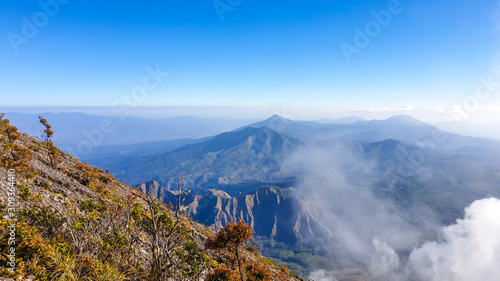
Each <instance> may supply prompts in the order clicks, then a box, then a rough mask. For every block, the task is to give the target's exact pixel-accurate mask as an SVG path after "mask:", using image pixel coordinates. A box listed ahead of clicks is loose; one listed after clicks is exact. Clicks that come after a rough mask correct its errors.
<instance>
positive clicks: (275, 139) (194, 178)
mask: <svg viewBox="0 0 500 281" xmlns="http://www.w3.org/2000/svg"><path fill="white" fill-rule="evenodd" d="M300 143H301V142H300V141H298V140H296V139H293V138H290V137H286V136H284V135H282V134H280V133H277V132H275V131H273V130H271V129H268V128H246V129H244V130H241V131H238V132H231V133H224V134H220V135H218V136H216V137H214V138H212V139H209V140H207V141H204V142H201V143H197V144H188V145H186V146H184V147H182V148H179V149H176V150H174V151H171V152H168V153H166V154H163V155H159V156H151V157H150V158H149V159H147V160H148V161H144V162H139V163H137V165H133V166H129V167H128V169H124V170H118V171H117V170H113V172H115V173H116V174H117V175H119V176H120V177H121V178H124V179H125V180H126V181H127V182H129V183H134V184H138V183H141V182H146V181H149V180H156V181H158V182H159V183H161V184H162V185H163V186H165V187H166V188H167V189H170V187H171V185H172V183H173V182H172V179H174V178H176V177H177V176H178V175H179V174H181V173H183V172H184V173H185V174H186V177H185V179H186V181H187V182H188V183H189V184H190V185H193V186H194V187H203V188H205V189H209V188H211V187H210V186H207V185H210V184H217V185H219V184H240V183H244V182H256V181H261V182H275V181H282V180H283V179H284V178H288V177H289V175H288V173H287V172H286V171H285V169H284V168H283V167H282V165H281V163H282V162H283V161H284V159H285V158H286V157H287V156H288V155H289V154H290V153H291V152H293V151H294V149H295V148H296V147H297V146H298V145H300Z"/></svg>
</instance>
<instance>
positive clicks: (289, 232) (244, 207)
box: [137, 181, 331, 243]
mask: <svg viewBox="0 0 500 281" xmlns="http://www.w3.org/2000/svg"><path fill="white" fill-rule="evenodd" d="M137 188H139V189H140V190H141V191H143V192H145V193H148V194H157V195H159V194H162V196H161V197H162V200H163V201H164V202H165V203H167V204H169V203H172V204H173V205H176V204H177V200H178V196H177V192H175V191H168V190H166V189H164V188H162V187H161V186H160V185H159V184H158V183H157V182H154V181H151V182H148V183H144V184H141V185H139V186H138V187H137ZM183 205H185V206H187V214H188V215H190V216H191V217H192V218H193V220H195V221H197V222H200V223H203V224H205V225H207V226H210V227H211V228H213V229H214V230H216V231H217V230H219V229H221V228H223V227H224V226H225V225H227V223H229V222H236V221H239V220H241V219H243V220H244V221H245V222H246V223H247V224H248V225H251V226H252V227H253V229H254V232H255V235H258V236H265V237H273V238H275V239H276V240H279V241H284V242H291V243H293V242H295V241H298V240H308V239H312V238H318V237H325V236H329V235H331V233H330V232H329V231H328V229H327V228H326V227H323V226H322V224H321V221H322V220H321V219H322V216H323V215H324V212H323V210H321V209H320V208H319V207H318V206H316V205H314V204H311V203H310V202H306V201H303V200H301V199H300V198H298V197H297V196H296V195H295V194H294V191H293V189H292V188H279V187H275V186H266V187H261V188H259V189H257V190H255V191H253V192H250V193H248V194H243V195H234V196H230V195H229V194H228V193H226V192H224V191H222V190H216V189H210V190H209V191H208V192H207V193H205V194H202V195H196V194H189V195H188V196H187V197H186V199H185V201H184V202H183Z"/></svg>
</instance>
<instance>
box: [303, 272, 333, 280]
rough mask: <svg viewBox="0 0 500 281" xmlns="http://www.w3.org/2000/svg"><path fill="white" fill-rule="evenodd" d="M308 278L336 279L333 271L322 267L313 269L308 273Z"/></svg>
mask: <svg viewBox="0 0 500 281" xmlns="http://www.w3.org/2000/svg"><path fill="white" fill-rule="evenodd" d="M308 279H309V280H314V281H337V279H335V273H334V272H332V271H326V270H323V269H321V270H316V271H314V272H313V273H311V275H309V278H308Z"/></svg>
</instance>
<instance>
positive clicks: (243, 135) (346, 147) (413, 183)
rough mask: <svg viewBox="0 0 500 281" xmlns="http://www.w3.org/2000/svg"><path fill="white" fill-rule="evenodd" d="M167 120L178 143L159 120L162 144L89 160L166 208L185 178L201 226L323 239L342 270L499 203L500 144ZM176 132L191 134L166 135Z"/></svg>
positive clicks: (387, 128) (389, 132)
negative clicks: (484, 203) (493, 200)
mask: <svg viewBox="0 0 500 281" xmlns="http://www.w3.org/2000/svg"><path fill="white" fill-rule="evenodd" d="M48 118H50V117H48ZM82 118H83V117H82ZM14 120H15V119H14ZM68 120H69V119H68ZM183 120H184V121H185V120H191V121H192V122H194V123H196V125H193V124H191V125H189V122H187V123H184V121H183ZM129 121H130V122H129V123H127V122H125V123H123V124H122V125H120V126H123V127H120V126H118V125H117V129H116V132H117V135H114V134H115V132H113V133H111V134H110V140H109V143H112V140H113V138H117V139H123V138H126V135H127V134H128V133H127V132H126V128H127V126H130V127H128V128H129V130H130V133H132V132H134V134H137V130H140V128H142V127H141V126H142V125H141V122H143V121H140V120H139V121H140V122H139V121H137V122H135V123H134V122H132V121H133V120H132V119H130V120H129ZM163 121H165V120H163ZM170 121H171V122H173V123H175V122H177V123H178V124H176V125H172V124H170V125H168V126H173V127H172V128H177V129H175V130H174V129H172V131H173V132H174V133H172V134H171V133H170V130H171V129H169V127H168V126H167V125H165V124H163V125H159V123H158V124H156V126H157V127H156V129H157V132H158V135H155V134H154V133H153V132H154V126H155V125H154V124H153V123H154V122H153V123H149V125H147V126H146V127H144V128H143V129H144V130H145V131H147V132H149V133H150V134H151V135H145V136H142V137H137V138H136V139H135V140H136V141H137V140H139V139H141V138H143V139H149V138H152V137H151V136H153V135H154V138H157V139H156V140H155V141H153V142H137V143H133V144H124V145H116V143H115V144H114V145H102V146H96V147H94V148H93V150H92V152H91V153H88V154H85V155H82V156H81V157H82V158H81V160H84V161H87V162H89V163H90V164H93V165H96V166H98V167H101V168H102V169H109V170H110V171H111V172H112V173H113V174H114V175H115V176H116V177H117V178H118V179H120V180H125V181H126V182H127V183H128V184H130V185H135V186H136V188H138V189H140V190H142V191H143V192H145V193H148V194H150V195H152V196H155V197H158V198H159V199H161V200H163V201H164V202H165V203H167V204H168V203H175V201H176V200H177V196H176V193H175V190H176V187H177V186H176V182H177V178H178V176H179V175H181V174H184V180H185V182H186V186H185V189H186V190H188V189H189V190H191V193H190V195H189V196H188V197H187V198H186V200H185V202H183V204H185V205H186V206H187V207H188V208H187V211H186V212H187V214H188V215H190V216H192V218H193V219H194V220H196V221H198V222H202V223H204V224H206V225H207V226H211V227H213V228H215V229H220V228H221V227H222V226H224V225H225V224H227V223H228V222H230V221H237V220H240V219H244V220H245V221H246V222H247V223H248V224H250V225H252V226H253V227H254V230H255V232H256V235H257V236H258V237H261V238H262V239H268V240H265V243H264V244H265V245H275V244H274V243H275V242H276V241H278V242H282V243H284V244H283V245H286V246H284V247H295V246H293V245H302V246H300V247H298V248H293V249H295V250H297V249H299V250H298V251H299V252H300V251H302V250H300V249H304V247H305V246H304V245H313V246H311V248H310V249H315V248H317V245H316V244H314V243H317V241H323V242H322V243H326V245H328V246H331V247H332V248H331V249H325V250H324V252H321V253H314V254H312V256H313V257H314V259H315V260H316V259H319V258H326V257H328V260H329V261H331V260H335V261H337V262H339V263H337V265H338V266H339V267H342V265H341V263H342V262H346V259H347V260H350V262H354V263H356V264H360V266H361V267H363V263H366V262H367V261H366V260H365V259H364V258H360V257H365V258H366V256H367V253H366V252H365V249H371V247H373V245H372V244H371V241H372V239H374V237H376V238H377V239H382V240H384V241H387V242H388V243H389V244H390V245H391V246H392V247H393V248H394V249H395V250H396V251H397V253H398V254H402V255H404V253H408V252H409V251H411V249H412V248H413V247H415V246H416V245H419V244H420V243H421V242H423V241H428V240H434V239H436V238H437V236H438V232H437V231H438V228H439V226H440V225H442V224H450V223H452V222H454V221H455V220H456V219H457V218H459V217H460V216H461V214H462V213H463V208H464V207H466V206H467V205H469V204H470V203H471V202H473V201H474V200H477V199H482V198H485V197H489V196H496V197H500V188H499V186H498V183H499V182H500V167H499V166H498V163H499V162H498V159H500V141H495V140H489V139H484V138H474V137H467V136H461V135H456V134H451V133H448V132H445V131H442V130H440V129H438V128H436V127H434V126H431V125H428V124H426V123H424V122H421V121H419V120H417V119H415V118H412V117H410V116H407V115H398V116H393V117H391V118H388V119H386V120H371V121H365V120H362V119H359V118H347V119H343V120H338V121H335V120H320V121H319V122H313V121H293V120H289V119H286V118H283V117H281V116H278V115H275V116H272V117H270V118H268V119H266V120H262V121H259V122H254V123H246V124H239V125H238V126H235V124H236V123H238V122H235V123H231V122H227V123H224V122H223V123H221V124H223V125H221V124H218V125H217V124H215V125H214V124H212V125H207V126H208V127H207V128H203V129H200V130H197V129H196V128H197V126H203V125H202V124H205V123H203V122H205V121H206V122H207V124H208V123H210V121H208V120H204V121H200V120H196V122H195V121H193V120H192V119H189V118H188V119H183V118H180V119H175V120H174V119H172V120H170ZM170 121H169V122H170ZM68 122H69V121H68ZM75 122H76V121H75ZM96 122H97V120H96ZM117 122H118V121H117ZM144 122H145V121H144ZM158 122H159V121H158ZM197 122H201V123H197ZM13 123H14V122H13ZM167 123H168V122H167ZM117 124H119V123H117ZM120 124H121V123H120ZM224 124H225V125H224ZM230 124H232V125H233V126H230ZM181 125H182V126H181ZM80 126H83V125H80ZM148 126H149V127H148ZM162 126H163V127H162ZM224 126H225V127H224ZM54 127H55V126H54ZM80 128H81V127H80ZM118 128H120V129H118ZM222 128H225V129H224V130H222ZM181 129H182V130H184V131H182V130H181ZM121 130H123V131H121ZM176 130H177V131H176ZM217 130H219V132H217V133H216V131H217ZM221 130H222V131H221ZM55 131H56V135H57V134H58V130H57V128H55ZM188 132H190V133H191V135H190V134H189V133H188ZM210 132H214V134H213V135H210ZM176 134H177V135H179V136H182V137H180V138H179V139H167V138H166V137H165V136H167V135H169V136H175V135H176ZM197 136H199V137H197ZM136 141H131V142H136ZM123 142H125V141H123ZM311 243H312V244H311ZM314 245H316V246H314ZM272 247H274V246H272ZM286 249H288V248H286ZM295 250H293V251H295ZM263 251H264V252H266V253H271V252H270V248H269V247H267V248H264V249H263ZM284 251H285V250H284ZM287 251H288V250H287ZM339 251H342V253H343V254H342V259H341V260H342V261H341V262H340V261H339V259H338V253H339ZM295 253H296V254H297V252H295ZM332 253H333V254H332ZM346 253H354V254H353V256H352V257H348V255H347V254H346ZM269 255H272V254H269ZM300 255H301V258H296V259H295V260H294V259H293V258H290V259H288V258H287V259H285V258H283V257H282V256H281V253H277V256H273V257H274V258H276V259H278V260H283V261H287V262H291V263H292V264H294V263H296V264H298V265H297V266H299V267H300V266H303V267H304V268H306V267H307V268H308V266H307V265H306V261H305V260H307V259H309V258H305V257H304V256H303V253H302V254H300ZM308 255H309V254H308ZM368 256H369V255H368ZM308 257H309V256H308ZM346 257H348V258H346ZM316 261H317V260H316ZM365 265H366V264H365ZM308 269H311V268H308Z"/></svg>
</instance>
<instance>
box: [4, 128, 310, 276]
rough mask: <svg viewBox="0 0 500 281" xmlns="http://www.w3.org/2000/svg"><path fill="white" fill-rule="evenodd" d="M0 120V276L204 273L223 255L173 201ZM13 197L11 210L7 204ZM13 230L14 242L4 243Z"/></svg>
mask: <svg viewBox="0 0 500 281" xmlns="http://www.w3.org/2000/svg"><path fill="white" fill-rule="evenodd" d="M0 121H1V122H0V152H1V154H0V156H1V162H0V177H1V180H0V192H1V196H0V201H1V204H0V212H1V213H2V219H1V220H0V224H1V225H2V228H1V231H0V234H1V236H0V249H2V252H3V253H6V252H8V251H7V249H9V247H10V249H11V250H10V251H11V252H13V253H14V255H15V258H13V260H12V261H13V263H12V264H13V266H12V267H13V268H15V273H13V274H10V272H9V268H10V265H8V264H7V258H8V257H7V256H6V255H2V256H1V257H0V259H1V260H2V265H1V268H0V276H3V277H15V278H16V279H22V278H25V277H26V278H27V277H29V278H30V280H33V278H35V280H83V279H85V280H181V279H182V280H200V278H201V280H203V279H204V278H206V276H207V274H209V273H210V272H211V271H212V270H214V269H215V267H220V266H222V265H224V264H225V263H226V262H227V261H226V260H225V258H224V256H223V255H220V254H217V253H215V252H213V251H211V250H208V249H205V247H204V244H205V240H206V238H207V237H208V236H211V235H213V232H212V231H211V230H209V229H207V228H206V227H204V226H202V225H200V224H197V223H195V222H193V221H191V220H190V219H189V218H187V217H185V216H184V215H182V214H180V213H179V212H178V211H176V210H179V208H175V207H174V208H172V209H170V208H167V207H166V206H165V205H163V204H161V203H159V202H156V201H154V200H153V199H151V198H149V197H147V196H146V195H145V194H142V193H140V192H138V191H137V190H135V189H131V188H130V187H128V186H127V185H125V184H122V183H120V182H118V181H117V180H116V179H115V178H114V177H113V176H112V175H111V174H109V173H107V172H104V171H102V170H100V169H98V168H95V167H92V166H89V165H87V164H82V163H80V162H78V161H77V160H76V159H74V158H73V157H71V156H70V155H68V154H64V153H62V152H61V151H59V153H60V155H57V154H53V153H52V152H50V150H48V149H47V144H46V143H41V142H39V141H37V140H35V139H33V138H31V137H29V136H27V135H25V134H19V133H17V128H15V127H13V126H11V125H10V124H9V122H8V120H6V119H3V118H0ZM56 133H57V132H56ZM49 147H50V144H49ZM49 157H53V158H54V159H56V158H57V160H59V161H49ZM54 163H56V164H54ZM13 190H14V191H15V192H14V193H12V192H11V191H13ZM12 199H13V200H14V201H16V202H17V204H14V206H15V208H16V210H17V212H12V210H11V209H10V208H11V207H12V206H10V204H11V202H13V201H12ZM14 218H15V219H16V220H15V221H14V220H13V219H14ZM7 226H8V227H7ZM12 226H15V229H14V228H11V227H12ZM12 233H13V234H12ZM12 235H15V237H16V240H15V241H16V244H15V245H13V244H12V243H9V241H10V240H9V239H8V238H9V237H11V236H12ZM8 245H9V246H8ZM12 249H13V250H12ZM245 254H246V255H247V257H248V259H249V261H250V262H256V263H258V264H266V265H265V266H264V265H262V266H264V267H265V268H267V270H269V271H270V274H271V275H272V276H273V280H301V279H300V278H299V277H297V276H294V275H293V274H291V273H290V272H289V271H287V270H286V269H284V268H281V267H279V266H277V265H275V264H274V263H273V262H271V261H269V260H265V259H264V258H262V257H261V256H260V255H259V254H258V253H257V252H255V251H254V252H248V251H245ZM14 263H15V264H14ZM7 266H9V268H7ZM227 266H228V267H230V264H227ZM13 271H14V270H13ZM247 274H250V273H247Z"/></svg>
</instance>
